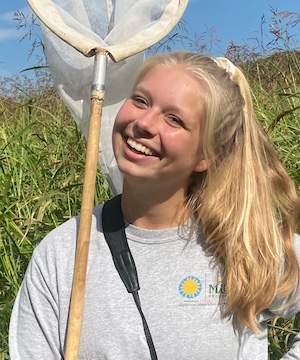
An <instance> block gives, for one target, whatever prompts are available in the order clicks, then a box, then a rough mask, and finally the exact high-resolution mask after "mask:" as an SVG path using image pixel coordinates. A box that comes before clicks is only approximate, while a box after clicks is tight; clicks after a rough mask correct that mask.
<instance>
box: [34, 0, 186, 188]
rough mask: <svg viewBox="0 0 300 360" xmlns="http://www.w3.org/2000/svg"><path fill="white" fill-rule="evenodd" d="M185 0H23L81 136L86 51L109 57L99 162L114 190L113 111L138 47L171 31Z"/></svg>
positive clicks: (89, 68)
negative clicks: (40, 33) (37, 25)
mask: <svg viewBox="0 0 300 360" xmlns="http://www.w3.org/2000/svg"><path fill="white" fill-rule="evenodd" d="M187 1H188V0H176V1H174V0H104V1H103V0H54V1H51V0H28V2H29V4H30V6H31V7H32V9H33V11H34V12H35V13H36V14H37V16H38V17H39V18H40V20H41V21H42V22H43V23H44V24H46V25H47V27H45V26H42V30H43V40H44V45H45V51H46V56H47V61H48V64H49V66H50V70H51V73H52V77H53V81H54V83H55V84H56V86H57V88H58V91H59V94H60V96H61V97H62V99H63V101H64V102H65V104H66V105H67V107H68V108H69V110H70V111H71V113H72V116H73V117H74V119H75V121H76V123H77V125H78V126H79V128H80V129H81V131H82V132H83V133H84V135H85V136H87V132H88V123H89V117H90V90H91V85H92V77H93V66H94V61H93V59H92V58H90V57H88V56H92V55H93V54H94V53H95V51H94V49H95V48H104V49H106V50H107V51H108V52H109V53H110V55H111V58H112V59H114V61H112V60H111V59H109V61H108V64H107V70H106V92H105V100H104V107H103V114H102V129H101V139H100V150H99V163H100V166H101V170H102V172H103V173H104V175H105V176H106V178H107V180H108V182H109V185H110V187H111V189H112V191H113V193H115V194H116V193H120V192H121V190H122V178H121V175H120V173H119V171H118V169H117V165H116V162H115V160H114V155H113V151H112V145H111V132H112V127H113V122H114V119H115V116H116V113H117V111H118V109H119V108H120V105H121V104H122V103H123V101H124V99H125V98H126V97H127V96H128V94H129V91H130V90H131V87H132V84H133V81H134V78H135V72H136V69H137V68H138V67H139V65H140V64H141V62H142V61H143V53H142V51H143V50H144V49H146V48H147V47H149V46H151V45H153V44H154V43H156V42H158V41H159V40H160V39H161V38H162V37H164V36H165V35H167V34H168V32H170V31H171V30H172V28H173V27H174V26H175V25H176V23H177V22H178V21H179V19H180V17H181V16H182V14H183V11H184V9H185V7H186V5H187ZM49 28H50V29H51V30H49ZM61 39H63V40H64V41H62V40H61ZM81 53H82V54H84V55H86V56H82V54H81ZM115 61H116V62H115Z"/></svg>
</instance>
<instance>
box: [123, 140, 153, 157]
mask: <svg viewBox="0 0 300 360" xmlns="http://www.w3.org/2000/svg"><path fill="white" fill-rule="evenodd" d="M127 144H128V145H129V146H130V147H132V148H133V149H134V150H137V151H139V152H141V153H143V154H145V155H153V153H152V151H151V150H150V149H149V148H147V147H146V146H144V145H141V144H139V143H137V142H136V141H134V140H133V139H131V138H128V139H127Z"/></svg>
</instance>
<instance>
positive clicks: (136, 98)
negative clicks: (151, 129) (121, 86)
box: [131, 95, 147, 105]
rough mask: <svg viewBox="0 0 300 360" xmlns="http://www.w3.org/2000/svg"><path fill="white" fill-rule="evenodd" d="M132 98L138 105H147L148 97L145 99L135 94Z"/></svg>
mask: <svg viewBox="0 0 300 360" xmlns="http://www.w3.org/2000/svg"><path fill="white" fill-rule="evenodd" d="M131 99H132V101H133V102H134V103H135V104H136V105H147V101H146V99H144V98H143V97H142V96H134V95H133V96H132V97H131Z"/></svg>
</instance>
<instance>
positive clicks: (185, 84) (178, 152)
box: [113, 65, 207, 190]
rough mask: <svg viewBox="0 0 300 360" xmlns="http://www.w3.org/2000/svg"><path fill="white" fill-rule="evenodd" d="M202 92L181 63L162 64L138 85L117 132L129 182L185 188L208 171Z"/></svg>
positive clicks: (120, 160)
mask: <svg viewBox="0 0 300 360" xmlns="http://www.w3.org/2000/svg"><path fill="white" fill-rule="evenodd" d="M201 91H202V90H201V87H200V85H199V83H198V82H197V80H195V79H194V78H193V77H192V75H190V74H189V73H188V72H187V71H186V70H184V69H183V68H182V67H181V66H180V65H174V66H163V65H158V66H156V67H154V68H153V69H152V70H150V71H149V72H148V73H147V75H146V76H145V77H144V78H143V79H142V80H141V81H140V82H139V83H138V84H137V85H136V86H135V88H134V89H133V91H132V94H131V96H130V98H129V99H127V100H126V101H125V103H124V104H123V106H122V107H121V109H120V111H119V112H118V114H117V117H116V121H115V125H114V130H113V148H114V153H115V157H116V160H117V163H118V166H119V169H120V171H121V172H122V173H123V174H124V177H125V178H126V179H127V180H130V179H134V180H135V181H136V180H140V181H144V182H147V183H149V182H153V181H159V182H160V184H166V185H169V186H176V187H177V188H183V189H185V190H186V189H187V187H188V184H189V179H190V176H191V174H192V173H193V172H195V171H196V172H202V171H204V170H206V168H207V166H206V161H205V160H204V159H203V154H202V146H201V130H202V129H201V120H202V119H203V117H204V109H203V100H202V97H201Z"/></svg>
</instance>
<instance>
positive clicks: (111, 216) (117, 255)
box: [102, 195, 140, 293]
mask: <svg viewBox="0 0 300 360" xmlns="http://www.w3.org/2000/svg"><path fill="white" fill-rule="evenodd" d="M102 226H103V233H104V236H105V239H106V242H107V244H108V246H109V249H110V251H111V254H112V257H113V260H114V264H115V267H116V269H117V270H118V273H119V275H120V277H121V279H122V280H123V282H124V285H125V286H126V289H127V291H128V292H129V293H133V292H134V291H138V290H139V289H140V287H139V282H138V277H137V271H136V267H135V263H134V260H133V257H132V255H131V251H130V249H129V246H128V243H127V238H126V235H125V226H124V219H123V214H122V210H121V195H118V196H116V197H114V198H112V199H110V200H109V201H107V202H106V203H105V204H104V206H103V210H102Z"/></svg>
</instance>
